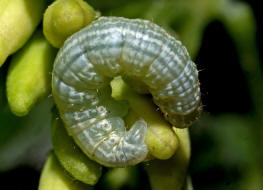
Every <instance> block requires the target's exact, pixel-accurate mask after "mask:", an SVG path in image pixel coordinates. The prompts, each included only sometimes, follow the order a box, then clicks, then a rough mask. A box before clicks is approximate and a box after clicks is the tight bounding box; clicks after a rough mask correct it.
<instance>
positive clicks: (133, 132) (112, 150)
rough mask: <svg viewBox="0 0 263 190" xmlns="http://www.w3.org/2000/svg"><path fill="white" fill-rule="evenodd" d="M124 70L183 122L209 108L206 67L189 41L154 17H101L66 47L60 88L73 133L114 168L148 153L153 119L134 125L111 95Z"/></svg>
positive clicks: (59, 100) (58, 73)
mask: <svg viewBox="0 0 263 190" xmlns="http://www.w3.org/2000/svg"><path fill="white" fill-rule="evenodd" d="M118 75H121V76H123V78H128V79H134V80H136V81H140V82H141V84H140V86H141V85H142V86H146V87H147V90H148V91H149V92H150V93H151V94H152V95H153V100H154V102H155V103H156V104H157V105H158V106H159V107H160V109H161V111H162V112H163V113H164V116H165V118H166V119H167V120H168V121H169V122H170V123H171V124H173V125H175V126H176V127H187V126H189V125H190V124H191V123H192V122H193V121H194V120H195V119H196V118H197V117H198V116H199V115H200V112H201V106H200V104H201V100H200V99H201V98H200V89H199V82H198V72H197V69H196V66H195V64H194V63H193V62H192V61H191V60H190V57H189V55H188V53H187V50H186V49H185V47H184V46H182V44H181V42H179V41H177V40H176V39H175V38H173V37H172V36H170V35H169V34H168V33H166V32H165V31H164V30H163V29H162V28H160V27H159V26H157V25H156V24H153V23H151V22H150V21H146V20H141V19H126V18H118V17H100V18H99V19H98V20H96V21H94V22H93V23H91V24H90V25H89V26H87V27H86V28H84V29H82V30H81V31H79V32H77V33H75V34H74V35H72V36H71V37H69V38H68V39H67V40H66V42H65V43H64V46H63V47H62V48H61V49H60V51H59V53H58V55H57V57H56V60H55V64H54V71H53V80H52V86H53V88H52V90H53V94H54V99H55V102H56V104H57V107H58V109H59V112H60V115H61V117H62V119H63V121H64V123H65V125H66V127H67V129H68V132H69V134H70V135H72V136H73V138H74V140H75V141H76V143H77V144H78V145H79V146H80V147H81V149H82V150H83V151H84V152H85V153H86V154H87V155H88V156H89V157H90V158H91V159H93V160H95V161H97V162H99V163H100V164H102V165H105V166H109V167H125V166H128V165H134V164H137V163H139V162H141V161H143V160H144V159H145V157H146V155H147V152H148V150H147V146H146V144H145V142H144V140H145V135H146V126H147V124H146V122H145V121H144V120H143V119H141V120H139V121H137V122H135V124H134V125H133V126H132V127H131V129H130V130H129V131H126V129H125V123H124V121H123V119H122V117H123V116H124V115H125V114H126V113H127V106H125V105H124V104H123V103H121V102H118V101H115V100H113V99H112V98H111V89H110V86H109V82H110V81H111V80H112V78H113V77H115V76H118ZM137 84H138V83H137ZM138 109H139V108H138Z"/></svg>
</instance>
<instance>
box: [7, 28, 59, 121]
mask: <svg viewBox="0 0 263 190" xmlns="http://www.w3.org/2000/svg"><path fill="white" fill-rule="evenodd" d="M55 54H56V50H55V49H54V48H53V47H52V46H51V45H50V44H49V43H48V42H47V40H46V39H45V38H44V36H43V35H42V33H41V31H37V32H36V33H35V34H34V35H33V37H32V38H31V39H30V41H28V43H27V44H26V45H25V46H24V47H23V49H21V50H20V51H19V52H18V53H16V54H15V55H14V56H13V57H12V60H11V65H10V67H9V70H8V75H7V85H6V87H7V98H8V103H9V106H10V108H11V110H12V112H13V113H14V114H15V115H17V116H24V115H26V114H27V113H28V112H29V111H30V109H31V108H32V106H33V105H34V104H35V103H36V102H37V100H38V99H39V98H41V97H43V96H45V95H47V94H48V93H49V92H50V90H51V85H50V81H51V75H50V72H51V68H52V64H53V61H54V58H55Z"/></svg>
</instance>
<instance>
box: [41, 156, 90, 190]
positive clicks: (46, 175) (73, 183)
mask: <svg viewBox="0 0 263 190" xmlns="http://www.w3.org/2000/svg"><path fill="white" fill-rule="evenodd" d="M69 189H70V190H91V189H93V188H92V186H89V185H86V184H83V183H81V182H79V181H77V180H75V179H73V178H72V177H70V176H69V175H68V174H67V173H66V171H65V170H64V169H63V167H61V165H60V163H59V162H58V160H57V159H56V156H55V155H54V153H51V154H50V155H49V157H48V160H47V161H46V163H45V166H44V169H43V171H42V174H41V178H40V182H39V187H38V190H69Z"/></svg>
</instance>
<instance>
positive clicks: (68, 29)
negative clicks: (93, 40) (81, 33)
mask: <svg viewBox="0 0 263 190" xmlns="http://www.w3.org/2000/svg"><path fill="white" fill-rule="evenodd" d="M95 18H96V12H95V11H94V10H93V8H92V7H91V6H90V5H89V4H88V3H86V2H84V1H83V0H57V1H55V2H53V3H52V4H51V5H50V6H49V7H48V8H47V10H46V12H45V14H44V21H43V30H44V35H45V37H46V38H47V40H48V41H49V42H50V43H51V44H52V45H53V46H54V47H57V48H59V47H61V46H62V45H63V43H64V41H65V40H66V39H67V38H68V37H69V36H70V35H72V34H73V33H75V32H77V31H78V30H80V29H81V28H83V27H85V26H86V25H88V24H89V23H91V22H92V21H93V20H94V19H95Z"/></svg>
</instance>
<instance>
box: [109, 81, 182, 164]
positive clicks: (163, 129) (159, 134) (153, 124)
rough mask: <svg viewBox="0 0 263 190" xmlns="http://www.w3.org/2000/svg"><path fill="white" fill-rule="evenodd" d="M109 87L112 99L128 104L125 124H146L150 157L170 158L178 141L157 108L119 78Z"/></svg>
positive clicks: (146, 140)
mask: <svg viewBox="0 0 263 190" xmlns="http://www.w3.org/2000/svg"><path fill="white" fill-rule="evenodd" d="M111 86H112V97H113V98H115V99H117V100H127V101H128V102H129V105H130V110H129V113H128V115H127V116H126V118H125V121H126V124H127V125H128V126H131V125H132V124H133V123H134V122H135V121H136V120H138V119H139V118H143V119H144V120H145V121H146V122H147V135H146V139H145V142H146V144H147V148H148V150H149V153H150V155H152V156H154V157H155V158H158V159H168V158H170V157H171V156H172V155H173V154H174V153H175V151H176V149H177V147H178V139H177V136H176V134H175V133H174V132H173V130H172V128H171V125H170V124H169V123H168V122H167V121H165V119H164V118H163V117H162V114H161V112H160V111H158V108H157V106H155V105H154V103H153V102H152V101H151V99H149V98H148V97H146V96H143V95H139V94H137V93H136V92H135V91H134V90H133V89H132V88H130V87H129V86H128V85H126V84H125V83H124V82H123V80H122V79H121V78H120V77H117V78H115V79H114V80H113V81H112V82H111Z"/></svg>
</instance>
